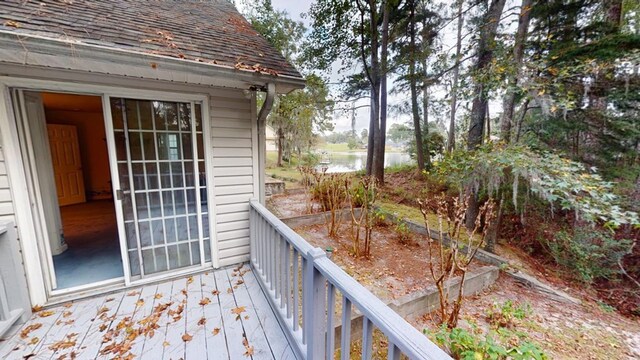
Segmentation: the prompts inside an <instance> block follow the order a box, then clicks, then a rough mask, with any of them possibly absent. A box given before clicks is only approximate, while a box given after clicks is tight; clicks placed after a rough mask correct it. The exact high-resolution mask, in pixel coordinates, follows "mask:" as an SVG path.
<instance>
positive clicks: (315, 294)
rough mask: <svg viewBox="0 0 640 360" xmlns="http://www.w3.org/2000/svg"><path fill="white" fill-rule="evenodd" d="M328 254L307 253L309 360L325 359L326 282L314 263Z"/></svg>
mask: <svg viewBox="0 0 640 360" xmlns="http://www.w3.org/2000/svg"><path fill="white" fill-rule="evenodd" d="M326 256H327V255H326V253H325V252H324V251H322V249H320V248H314V249H311V250H310V251H309V252H308V253H307V260H308V261H307V267H306V269H305V274H304V276H305V277H306V279H307V281H306V282H305V285H306V286H307V287H308V289H309V290H308V291H306V292H304V294H306V298H305V299H304V300H303V301H304V302H305V304H306V305H308V306H305V307H304V309H305V310H306V312H305V314H304V315H305V317H304V324H303V325H304V332H305V333H306V334H307V336H306V338H307V359H324V358H325V351H326V347H325V341H324V340H325V334H326V333H327V331H326V330H327V329H326V328H327V326H326V321H325V320H326V319H325V312H326V301H327V297H326V292H325V291H326V280H325V278H324V276H323V275H322V274H321V273H320V271H318V269H316V267H315V266H314V263H315V261H316V260H317V259H319V258H322V257H326Z"/></svg>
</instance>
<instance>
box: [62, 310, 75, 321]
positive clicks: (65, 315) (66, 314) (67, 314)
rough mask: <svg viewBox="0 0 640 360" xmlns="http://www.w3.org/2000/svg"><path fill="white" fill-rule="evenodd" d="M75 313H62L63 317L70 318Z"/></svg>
mask: <svg viewBox="0 0 640 360" xmlns="http://www.w3.org/2000/svg"><path fill="white" fill-rule="evenodd" d="M72 314H73V313H72V312H71V311H65V312H63V313H62V317H63V318H65V319H66V318H68V317H69V316H71V315H72Z"/></svg>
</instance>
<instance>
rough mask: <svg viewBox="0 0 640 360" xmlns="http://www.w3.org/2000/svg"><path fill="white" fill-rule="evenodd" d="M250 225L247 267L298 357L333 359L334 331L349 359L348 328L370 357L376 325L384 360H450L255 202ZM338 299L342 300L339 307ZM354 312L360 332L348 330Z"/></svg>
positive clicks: (346, 357)
mask: <svg viewBox="0 0 640 360" xmlns="http://www.w3.org/2000/svg"><path fill="white" fill-rule="evenodd" d="M250 227H251V235H250V236H251V264H252V266H253V268H254V270H255V272H256V277H257V278H258V280H259V283H260V286H262V288H263V290H264V292H265V293H266V294H267V295H268V296H267V298H268V299H269V301H270V303H271V306H272V307H273V309H274V310H275V313H276V315H277V316H278V320H279V321H280V324H281V326H282V327H283V328H284V329H285V334H286V335H287V336H288V338H289V339H288V340H289V343H290V344H291V345H292V347H293V348H294V351H295V352H296V354H297V356H298V357H299V358H300V359H313V360H316V359H333V358H334V352H335V350H336V333H339V336H340V339H338V341H339V344H338V347H339V348H340V349H341V352H340V354H341V359H343V360H345V359H349V358H350V349H351V340H352V330H353V331H354V333H355V332H359V331H360V330H362V359H371V357H372V351H373V336H372V335H373V329H374V327H375V328H377V329H378V330H380V332H381V333H382V334H383V336H385V337H386V338H387V342H388V350H387V352H388V359H399V358H400V354H404V355H406V356H407V357H409V358H410V359H450V357H449V356H448V355H447V354H446V353H445V352H444V351H442V350H441V349H440V348H439V347H437V346H436V345H435V344H433V343H432V342H431V341H429V339H427V337H426V336H424V335H423V334H422V333H420V331H418V330H417V329H415V328H414V327H413V326H411V324H409V323H408V322H406V321H405V320H404V319H403V318H402V317H401V316H400V315H398V314H397V313H396V312H394V311H393V310H391V309H390V308H389V307H388V306H387V305H385V304H384V303H383V302H382V301H381V300H380V299H378V298H377V297H376V296H375V295H373V294H372V293H371V292H370V291H369V290H367V289H365V288H364V287H363V286H362V285H360V283H358V282H357V281H356V280H355V279H353V278H352V277H351V276H349V275H348V274H347V273H345V272H344V271H343V270H342V269H341V268H340V267H338V266H337V265H336V264H335V263H333V261H331V260H330V259H329V258H327V256H326V254H325V252H324V251H323V250H322V249H320V248H314V247H313V246H311V245H310V244H309V243H308V242H306V241H305V240H304V239H303V238H302V237H300V236H299V235H298V234H296V233H295V232H294V231H293V230H291V229H290V228H289V227H288V226H287V225H285V224H284V223H283V222H282V221H280V220H279V219H278V218H277V217H276V216H274V215H273V214H272V213H271V212H270V211H269V210H267V209H266V208H265V207H264V206H262V205H261V204H260V203H258V202H257V201H255V200H252V201H251V212H250ZM337 295H341V296H342V302H341V306H339V308H338V309H336V306H335V304H336V299H337V297H336V296H337ZM355 312H357V313H359V314H362V318H361V323H362V325H361V326H362V327H361V329H360V328H354V329H352V324H355V323H356V321H352V319H354V318H355V317H354V316H352V315H353V314H355ZM338 314H339V315H338ZM338 317H340V319H338ZM359 322H360V321H359ZM358 326H360V325H359V324H358ZM338 327H339V328H340V331H339V332H338V331H336V328H338Z"/></svg>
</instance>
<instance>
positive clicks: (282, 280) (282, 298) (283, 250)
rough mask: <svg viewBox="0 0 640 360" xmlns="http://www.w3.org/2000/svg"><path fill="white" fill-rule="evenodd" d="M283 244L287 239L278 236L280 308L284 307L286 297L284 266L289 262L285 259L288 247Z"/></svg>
mask: <svg viewBox="0 0 640 360" xmlns="http://www.w3.org/2000/svg"><path fill="white" fill-rule="evenodd" d="M285 244H287V240H286V239H284V238H283V237H281V238H280V256H279V258H280V308H281V309H284V305H285V304H286V301H287V300H286V298H287V297H288V296H287V294H286V291H285V288H286V287H287V286H286V281H285V280H286V279H285V273H286V269H285V266H288V264H289V262H288V261H287V257H288V255H289V254H288V253H287V250H288V247H287V246H285Z"/></svg>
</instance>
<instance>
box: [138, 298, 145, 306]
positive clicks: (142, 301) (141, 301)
mask: <svg viewBox="0 0 640 360" xmlns="http://www.w3.org/2000/svg"><path fill="white" fill-rule="evenodd" d="M142 305H144V299H139V300H138V301H136V307H140V306H142Z"/></svg>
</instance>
